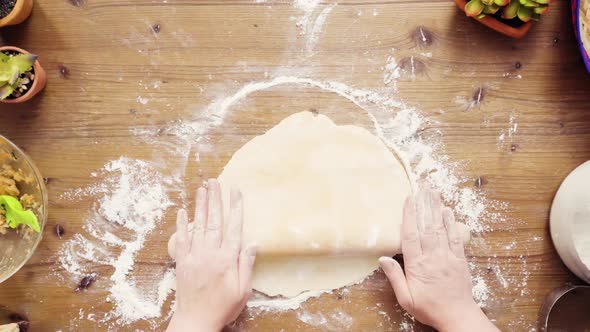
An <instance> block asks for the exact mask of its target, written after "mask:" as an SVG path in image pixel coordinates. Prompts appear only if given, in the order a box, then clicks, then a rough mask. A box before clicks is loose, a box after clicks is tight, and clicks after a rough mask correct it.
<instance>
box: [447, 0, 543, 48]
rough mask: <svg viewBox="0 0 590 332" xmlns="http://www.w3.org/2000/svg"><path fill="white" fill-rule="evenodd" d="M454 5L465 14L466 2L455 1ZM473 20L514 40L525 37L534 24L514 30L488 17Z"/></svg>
mask: <svg viewBox="0 0 590 332" xmlns="http://www.w3.org/2000/svg"><path fill="white" fill-rule="evenodd" d="M455 3H456V4H457V7H459V9H461V10H462V11H463V12H465V5H466V4H467V0H455ZM474 19H476V20H477V21H479V22H480V23H481V24H483V25H485V26H487V27H488V28H490V29H493V30H496V31H498V32H499V33H501V34H504V35H506V36H508V37H511V38H515V39H519V38H522V37H524V35H526V34H527V33H528V32H529V30H530V29H531V27H532V26H533V23H534V22H533V21H529V22H526V23H524V24H523V25H521V26H520V27H518V28H514V27H511V26H509V25H508V24H505V23H503V22H502V21H498V20H497V19H495V18H493V17H490V16H486V17H484V18H481V19H479V18H475V17H474Z"/></svg>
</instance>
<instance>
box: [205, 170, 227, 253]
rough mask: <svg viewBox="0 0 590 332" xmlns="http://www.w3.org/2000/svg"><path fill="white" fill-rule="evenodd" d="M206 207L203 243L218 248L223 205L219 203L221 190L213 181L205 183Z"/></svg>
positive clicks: (220, 237) (216, 182) (217, 183)
mask: <svg viewBox="0 0 590 332" xmlns="http://www.w3.org/2000/svg"><path fill="white" fill-rule="evenodd" d="M207 188H208V193H209V196H208V206H207V225H206V226H205V243H207V244H208V245H210V246H212V247H214V248H219V247H220V246H221V240H222V237H223V236H222V234H223V203H222V202H221V188H220V186H219V182H218V181H217V180H215V179H210V180H209V181H207Z"/></svg>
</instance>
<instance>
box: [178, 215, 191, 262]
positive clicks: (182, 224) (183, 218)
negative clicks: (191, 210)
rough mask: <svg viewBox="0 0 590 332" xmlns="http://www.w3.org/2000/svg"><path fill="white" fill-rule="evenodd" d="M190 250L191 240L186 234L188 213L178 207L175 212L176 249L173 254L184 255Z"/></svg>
mask: <svg viewBox="0 0 590 332" xmlns="http://www.w3.org/2000/svg"><path fill="white" fill-rule="evenodd" d="M190 250H191V242H190V238H189V235H188V215H187V213H186V210H185V209H180V210H178V213H177V214H176V249H175V255H174V256H175V257H183V256H186V255H187V254H188V253H189V252H190Z"/></svg>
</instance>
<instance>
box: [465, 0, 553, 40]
mask: <svg viewBox="0 0 590 332" xmlns="http://www.w3.org/2000/svg"><path fill="white" fill-rule="evenodd" d="M551 1H552V0H469V1H467V0H455V3H456V4H457V6H458V7H459V8H460V9H461V10H463V11H464V12H465V14H467V16H471V17H473V18H475V19H477V20H479V21H480V22H481V23H482V24H484V25H485V26H487V27H489V28H492V29H494V30H496V31H498V32H500V33H502V34H505V35H507V36H509V37H512V38H522V37H523V36H524V35H526V34H527V32H528V31H529V30H530V29H531V27H532V25H533V22H535V21H538V20H539V19H540V18H541V15H543V14H545V13H547V11H548V10H549V2H551Z"/></svg>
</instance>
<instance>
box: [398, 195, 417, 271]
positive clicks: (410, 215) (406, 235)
mask: <svg viewBox="0 0 590 332" xmlns="http://www.w3.org/2000/svg"><path fill="white" fill-rule="evenodd" d="M414 202H415V201H414V199H413V198H412V197H408V198H407V199H406V203H405V204H404V217H403V218H404V219H403V221H402V230H401V232H402V233H401V242H402V243H401V245H402V254H403V255H404V259H408V260H411V259H412V258H414V257H418V256H420V255H421V254H422V247H421V245H420V236H419V233H418V226H417V225H416V208H415V207H414Z"/></svg>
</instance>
